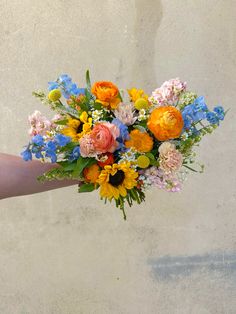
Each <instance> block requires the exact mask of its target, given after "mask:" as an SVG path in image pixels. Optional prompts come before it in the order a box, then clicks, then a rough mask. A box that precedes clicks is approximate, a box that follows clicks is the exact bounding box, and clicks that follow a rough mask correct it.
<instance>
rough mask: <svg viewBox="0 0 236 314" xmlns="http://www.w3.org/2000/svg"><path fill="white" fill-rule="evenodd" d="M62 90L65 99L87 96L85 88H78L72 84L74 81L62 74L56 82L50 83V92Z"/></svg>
mask: <svg viewBox="0 0 236 314" xmlns="http://www.w3.org/2000/svg"><path fill="white" fill-rule="evenodd" d="M57 88H60V90H61V92H62V94H63V96H64V97H65V98H67V99H68V98H70V96H72V95H73V96H79V95H84V94H85V88H78V86H77V85H76V84H75V83H73V82H72V79H71V77H70V76H69V75H67V74H62V75H60V76H59V77H58V79H57V80H56V81H55V82H48V89H49V91H51V90H53V89H57Z"/></svg>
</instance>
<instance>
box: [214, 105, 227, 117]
mask: <svg viewBox="0 0 236 314" xmlns="http://www.w3.org/2000/svg"><path fill="white" fill-rule="evenodd" d="M213 111H214V112H215V113H216V115H217V117H218V118H219V120H224V118H225V111H224V108H223V107H222V106H217V107H215V108H214V109H213Z"/></svg>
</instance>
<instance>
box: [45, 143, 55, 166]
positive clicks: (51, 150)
mask: <svg viewBox="0 0 236 314" xmlns="http://www.w3.org/2000/svg"><path fill="white" fill-rule="evenodd" d="M56 150H57V146H56V143H55V142H54V141H48V142H47V143H46V144H45V156H46V157H49V158H51V162H52V163H55V162H56V161H57V154H56Z"/></svg>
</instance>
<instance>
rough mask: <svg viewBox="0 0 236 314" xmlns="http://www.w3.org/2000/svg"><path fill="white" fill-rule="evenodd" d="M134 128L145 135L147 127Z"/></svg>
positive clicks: (135, 126) (136, 126) (137, 126)
mask: <svg viewBox="0 0 236 314" xmlns="http://www.w3.org/2000/svg"><path fill="white" fill-rule="evenodd" d="M134 128H135V129H138V130H139V131H140V132H142V133H145V132H146V129H145V127H143V126H142V125H137V124H136V125H134Z"/></svg>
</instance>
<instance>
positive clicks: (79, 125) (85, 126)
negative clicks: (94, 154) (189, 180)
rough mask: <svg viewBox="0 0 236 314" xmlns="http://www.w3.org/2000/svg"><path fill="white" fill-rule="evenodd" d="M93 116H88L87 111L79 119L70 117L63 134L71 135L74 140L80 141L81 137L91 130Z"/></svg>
mask: <svg viewBox="0 0 236 314" xmlns="http://www.w3.org/2000/svg"><path fill="white" fill-rule="evenodd" d="M91 128H92V118H88V114H87V112H86V111H84V112H82V114H81V115H80V117H79V119H73V118H69V119H68V122H67V125H66V127H65V128H64V129H63V130H62V131H61V133H62V134H64V135H67V136H70V137H71V138H72V141H73V142H79V140H80V139H81V137H83V136H84V135H85V134H88V133H90V132H91Z"/></svg>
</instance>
